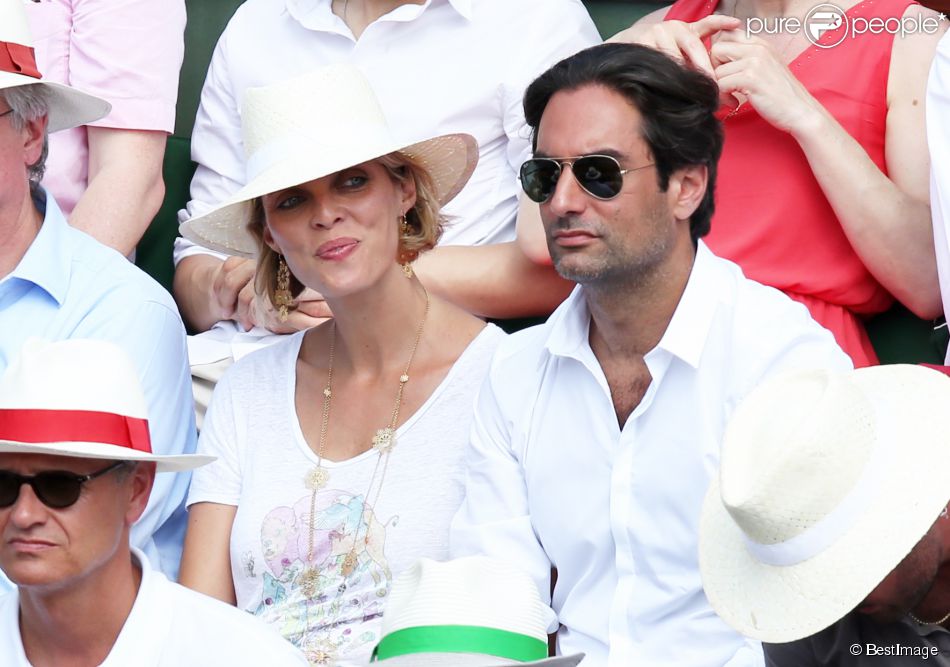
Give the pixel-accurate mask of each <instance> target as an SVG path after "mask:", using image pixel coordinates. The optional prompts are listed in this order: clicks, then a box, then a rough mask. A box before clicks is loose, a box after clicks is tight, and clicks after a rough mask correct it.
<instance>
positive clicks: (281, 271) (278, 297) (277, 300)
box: [274, 255, 294, 322]
mask: <svg viewBox="0 0 950 667" xmlns="http://www.w3.org/2000/svg"><path fill="white" fill-rule="evenodd" d="M293 302H294V297H293V295H292V294H291V293H290V269H289V268H287V262H285V261H284V256H283V255H277V289H275V290H274V305H275V306H277V316H278V317H279V318H280V321H281V322H286V321H287V309H288V308H289V307H290V305H291V304H292V303H293Z"/></svg>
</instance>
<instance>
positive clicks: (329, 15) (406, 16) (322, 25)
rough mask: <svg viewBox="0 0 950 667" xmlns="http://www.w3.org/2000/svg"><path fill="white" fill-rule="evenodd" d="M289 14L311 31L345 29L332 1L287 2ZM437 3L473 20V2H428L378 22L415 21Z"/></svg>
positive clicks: (396, 11)
mask: <svg viewBox="0 0 950 667" xmlns="http://www.w3.org/2000/svg"><path fill="white" fill-rule="evenodd" d="M285 2H286V7H287V12H288V13H289V14H290V15H291V16H292V17H293V18H294V19H295V20H296V21H297V22H298V23H300V24H301V25H302V26H303V27H305V28H307V29H309V30H321V31H327V32H339V31H340V30H341V29H345V25H344V24H343V21H342V20H341V19H340V17H338V16H336V15H335V14H334V13H333V12H332V11H331V9H330V4H331V2H332V0H285ZM435 2H448V3H449V5H450V6H451V7H452V8H453V9H455V11H457V12H458V13H459V15H461V16H462V17H463V18H464V19H466V20H469V21H470V20H471V19H472V0H426V2H425V3H424V4H422V5H416V4H407V5H401V6H399V7H396V8H395V9H394V10H392V11H391V12H389V13H388V14H385V15H384V16H382V17H380V18H379V19H377V20H387V21H413V20H415V19H417V18H419V16H421V15H422V13H423V12H424V11H426V9H428V8H429V6H430V5H432V4H433V3H435Z"/></svg>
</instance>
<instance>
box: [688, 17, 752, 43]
mask: <svg viewBox="0 0 950 667" xmlns="http://www.w3.org/2000/svg"><path fill="white" fill-rule="evenodd" d="M689 26H690V29H691V30H692V31H693V33H694V34H695V35H696V36H697V37H699V38H700V39H706V38H707V37H712V36H713V35H715V34H716V33H717V32H722V31H724V30H728V31H733V32H738V31H739V28H740V27H741V26H742V21H740V20H739V19H737V18H736V17H735V16H723V15H722V14H710V15H709V16H707V17H705V18H702V19H699V20H698V21H695V22H694V23H690V24H689Z"/></svg>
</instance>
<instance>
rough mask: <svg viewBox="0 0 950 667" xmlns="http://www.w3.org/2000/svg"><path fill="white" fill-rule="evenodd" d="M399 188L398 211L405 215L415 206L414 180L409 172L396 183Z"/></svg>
mask: <svg viewBox="0 0 950 667" xmlns="http://www.w3.org/2000/svg"><path fill="white" fill-rule="evenodd" d="M396 182H397V183H398V184H399V188H400V202H399V203H400V206H401V208H400V210H401V211H402V214H403V215H405V214H406V213H408V212H409V209H411V208H412V207H413V206H415V205H416V179H415V178H413V176H412V173H411V172H407V174H406V178H402V179H400V180H398V181H396Z"/></svg>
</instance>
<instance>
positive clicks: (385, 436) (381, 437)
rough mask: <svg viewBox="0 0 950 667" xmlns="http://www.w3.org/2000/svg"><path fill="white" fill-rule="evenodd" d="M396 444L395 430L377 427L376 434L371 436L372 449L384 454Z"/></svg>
mask: <svg viewBox="0 0 950 667" xmlns="http://www.w3.org/2000/svg"><path fill="white" fill-rule="evenodd" d="M395 446H396V432H395V431H394V430H392V429H391V428H389V427H388V426H387V427H386V428H381V429H377V431H376V435H374V436H373V449H375V450H376V451H378V452H379V453H380V454H385V453H386V452H388V451H389V450H390V449H392V448H393V447H395Z"/></svg>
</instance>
